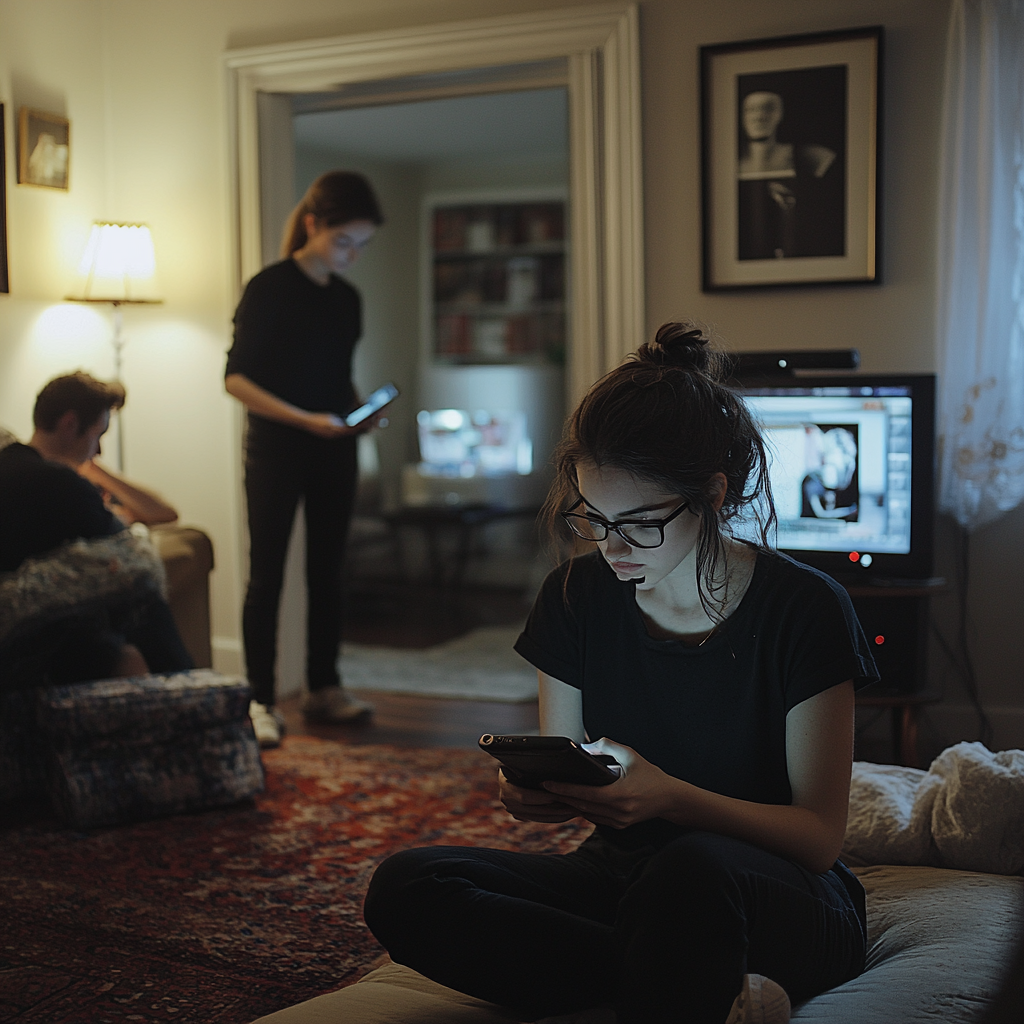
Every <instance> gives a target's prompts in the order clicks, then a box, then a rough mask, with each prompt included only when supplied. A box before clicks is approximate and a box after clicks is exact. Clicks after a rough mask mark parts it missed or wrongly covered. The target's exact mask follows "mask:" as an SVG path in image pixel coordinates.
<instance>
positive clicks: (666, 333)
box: [636, 321, 712, 373]
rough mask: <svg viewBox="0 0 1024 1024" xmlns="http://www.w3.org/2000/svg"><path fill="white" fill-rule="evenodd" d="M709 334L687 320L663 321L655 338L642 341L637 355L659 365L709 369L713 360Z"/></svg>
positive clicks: (644, 360)
mask: <svg viewBox="0 0 1024 1024" xmlns="http://www.w3.org/2000/svg"><path fill="white" fill-rule="evenodd" d="M711 357H712V353H711V349H710V348H709V347H708V338H707V335H705V333H704V331H702V330H701V329H700V328H699V327H697V326H695V325H694V324H692V323H688V322H686V321H684V322H682V323H667V324H662V326H661V327H659V328H658V333H657V334H656V335H655V337H654V341H652V342H650V343H648V344H645V345H641V346H640V348H639V349H638V350H637V353H636V358H637V360H638V361H639V362H642V363H654V364H655V365H657V366H679V367H681V368H682V369H685V370H696V371H699V372H701V373H707V372H708V371H709V369H710V368H711V362H712V358H711Z"/></svg>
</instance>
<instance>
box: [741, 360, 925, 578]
mask: <svg viewBox="0 0 1024 1024" xmlns="http://www.w3.org/2000/svg"><path fill="white" fill-rule="evenodd" d="M738 384H739V389H740V391H741V392H742V394H743V396H744V398H745V400H746V402H747V405H748V407H749V408H750V410H751V412H752V413H753V414H754V416H755V417H756V418H757V420H758V421H759V422H760V423H761V425H762V427H763V429H764V436H765V439H766V442H767V446H768V461H769V479H770V480H771V485H772V496H773V498H774V501H775V510H776V514H777V516H778V535H777V546H778V548H779V549H780V550H782V551H784V552H786V553H787V554H789V555H791V556H792V557H794V558H796V559H797V560H799V561H801V562H805V563H807V564H809V565H812V566H814V567H815V568H818V569H821V570H823V571H824V572H827V573H828V574H829V575H830V576H833V577H835V578H836V579H838V580H840V581H841V582H843V583H847V584H849V583H856V582H861V583H864V584H873V583H878V584H889V585H892V584H893V583H896V582H902V581H918V580H925V579H927V578H928V577H930V576H931V572H932V535H933V528H934V478H935V469H934V458H935V376H934V375H933V374H886V375H870V374H860V373H856V374H845V375H840V374H836V375H834V376H827V377H826V376H814V377H810V376H808V377H805V376H792V377H785V376H779V377H771V378H766V377H759V378H756V379H755V378H750V377H748V378H744V379H741V380H740V381H739V382H738ZM762 514H763V513H762ZM753 522H754V520H753V517H752V516H748V517H745V518H744V519H743V520H741V521H740V522H739V523H737V525H736V527H735V530H736V533H737V535H738V536H741V537H743V536H746V537H750V538H753V537H754V536H755V532H754V530H753V528H752V527H753Z"/></svg>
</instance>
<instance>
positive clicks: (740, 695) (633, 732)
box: [515, 551, 878, 847]
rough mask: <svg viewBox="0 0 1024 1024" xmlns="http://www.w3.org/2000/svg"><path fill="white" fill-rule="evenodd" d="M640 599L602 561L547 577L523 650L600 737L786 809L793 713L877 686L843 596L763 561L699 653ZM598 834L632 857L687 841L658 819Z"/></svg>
mask: <svg viewBox="0 0 1024 1024" xmlns="http://www.w3.org/2000/svg"><path fill="white" fill-rule="evenodd" d="M567 574H568V579H566V576H567ZM635 595H636V586H635V584H633V583H629V582H621V581H619V580H618V579H617V578H616V576H615V574H614V573H613V572H612V570H611V568H610V567H609V566H608V565H607V563H606V562H605V560H604V559H603V557H602V556H601V554H600V552H597V551H595V552H593V553H590V554H587V555H584V556H582V557H579V558H576V559H573V560H572V561H571V562H566V563H564V564H563V565H561V566H559V567H558V568H557V569H555V570H554V571H553V572H552V573H550V574H549V575H548V577H547V579H546V580H545V582H544V585H543V587H542V588H541V592H540V594H539V595H538V597H537V600H536V603H535V604H534V607H533V611H532V612H531V613H530V617H529V619H528V621H527V623H526V628H525V629H524V631H523V633H522V634H521V636H520V637H519V640H518V641H517V643H516V646H515V649H516V650H517V651H518V652H519V654H521V655H522V656H523V657H524V658H526V660H527V661H529V662H531V663H532V664H533V665H535V666H536V667H537V668H538V669H540V670H541V671H542V672H544V673H546V674H547V675H550V676H552V677H554V678H555V679H559V680H561V681H562V682H564V683H568V684H569V685H570V686H574V687H576V688H578V689H580V690H582V691H583V721H584V725H585V727H586V730H587V735H588V736H589V737H590V738H591V739H597V738H599V737H601V736H606V737H607V738H608V739H610V740H614V741H615V742H617V743H623V744H625V745H626V746H629V747H632V748H633V749H634V750H636V751H637V752H638V753H639V754H641V755H642V756H643V757H644V758H646V759H647V760H648V761H650V762H651V763H652V764H655V765H657V766H658V767H659V768H661V769H662V770H663V771H665V772H667V773H668V774H669V775H672V776H674V777H675V778H678V779H683V780H685V781H686V782H690V783H692V784H693V785H695V786H699V787H700V788H702V789H707V790H710V791H712V792H715V793H721V794H722V795H724V796H730V797H735V798H737V799H741V800H751V801H755V802H758V803H767V804H789V803H791V802H792V791H791V789H790V785H789V774H788V771H787V768H786V715H787V714H788V713H789V711H790V710H792V709H793V708H794V707H796V705H797V704H800V703H801V702H802V701H805V700H807V699H808V698H809V697H813V696H814V695H815V694H818V693H821V692H822V691H824V690H827V689H829V688H830V687H832V686H835V685H837V684H839V683H842V682H844V681H845V680H847V679H852V680H853V682H854V686H855V687H856V688H858V689H859V688H861V687H863V686H867V685H868V684H869V683H872V682H874V681H875V680H876V679H877V678H878V673H877V671H876V669H875V664H874V660H873V658H872V656H871V651H870V649H869V648H868V645H867V641H866V640H865V638H864V633H863V631H862V629H861V627H860V623H859V622H858V621H857V616H856V613H855V612H854V610H853V606H852V604H851V603H850V598H849V596H848V595H847V593H846V591H845V590H844V589H843V588H842V587H840V586H839V584H838V583H836V582H835V581H834V580H832V579H830V578H829V577H828V576H826V575H824V574H823V573H820V572H818V571H817V570H815V569H811V568H809V567H808V566H805V565H801V564H800V563H798V562H795V561H794V560H793V559H791V558H788V557H786V556H785V555H781V554H778V553H775V552H767V551H759V552H758V555H757V561H756V564H755V568H754V575H753V578H752V579H751V582H750V585H749V587H748V589H747V593H746V594H745V595H744V597H743V600H742V601H741V602H740V604H739V606H738V607H737V608H736V610H735V611H734V612H733V613H732V614H731V615H730V616H729V618H728V619H727V620H726V621H725V623H724V624H723V625H722V626H721V627H720V628H719V629H718V631H717V632H716V633H714V634H713V635H712V636H711V637H710V638H709V639H708V640H707V641H706V642H705V643H703V644H702V645H701V646H699V647H694V646H688V645H686V644H684V643H681V642H680V641H677V640H657V639H654V638H653V637H651V636H650V634H649V633H648V632H647V629H646V626H645V625H644V621H643V618H642V616H641V613H640V609H639V607H638V606H637V603H636V596H635ZM598 831H599V832H601V834H602V835H604V836H605V837H606V838H607V839H608V840H609V841H611V842H613V843H615V844H616V845H621V846H630V847H633V846H637V845H643V844H646V843H652V842H653V843H661V842H665V841H667V840H668V839H671V838H673V837H674V836H676V835H679V834H680V833H681V832H683V831H684V830H683V829H682V828H681V827H680V826H677V825H672V824H671V823H669V822H666V821H664V820H661V819H657V820H655V821H648V822H642V823H640V824H638V825H633V826H630V827H629V828H626V829H622V830H616V829H611V828H605V827H602V826H599V827H598Z"/></svg>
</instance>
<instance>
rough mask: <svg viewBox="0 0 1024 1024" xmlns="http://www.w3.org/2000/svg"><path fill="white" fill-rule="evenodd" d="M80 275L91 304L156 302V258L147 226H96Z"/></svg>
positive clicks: (93, 228) (81, 264) (83, 296)
mask: <svg viewBox="0 0 1024 1024" xmlns="http://www.w3.org/2000/svg"><path fill="white" fill-rule="evenodd" d="M78 272H79V274H81V276H82V278H83V279H84V284H83V286H82V288H81V295H79V296H76V298H81V299H85V300H86V301H90V302H114V303H120V302H154V301H157V299H156V296H155V294H154V292H155V287H156V281H155V276H156V257H155V254H154V252H153V236H152V235H151V234H150V231H149V228H148V227H146V225H145V224H99V223H97V224H94V225H93V226H92V233H91V234H90V236H89V244H88V245H87V246H86V247H85V253H84V254H83V255H82V262H81V263H80V264H79V267H78Z"/></svg>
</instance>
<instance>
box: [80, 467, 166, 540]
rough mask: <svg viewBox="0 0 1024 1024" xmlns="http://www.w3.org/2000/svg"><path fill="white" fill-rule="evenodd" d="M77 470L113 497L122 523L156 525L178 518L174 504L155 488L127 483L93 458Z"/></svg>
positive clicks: (127, 481)
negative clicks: (165, 499)
mask: <svg viewBox="0 0 1024 1024" xmlns="http://www.w3.org/2000/svg"><path fill="white" fill-rule="evenodd" d="M78 472H79V474H80V475H81V476H84V477H85V479H86V480H88V481H89V482H90V483H91V484H95V485H96V486H97V487H100V488H102V489H103V490H104V491H106V492H107V493H108V494H110V495H111V497H113V498H115V499H116V500H117V503H118V507H117V508H116V509H115V510H114V511H115V512H116V513H117V515H119V516H120V518H121V519H124V520H125V521H126V522H129V523H145V524H146V526H156V525H157V524H158V523H173V522H174V521H175V520H176V519H177V518H178V512H177V510H176V509H175V508H174V506H173V505H169V504H168V503H167V502H166V501H164V499H163V498H161V497H160V495H159V494H157V493H156V492H155V491H151V490H148V489H147V488H145V487H140V486H139V485H138V484H134V483H131V481H129V480H126V479H125V478H124V477H123V476H121V475H120V474H119V473H115V472H114V471H113V470H112V469H107V468H106V467H105V466H101V465H100V464H99V463H97V462H96V461H94V460H90V461H88V462H83V463H82V465H81V466H79V467H78Z"/></svg>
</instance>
